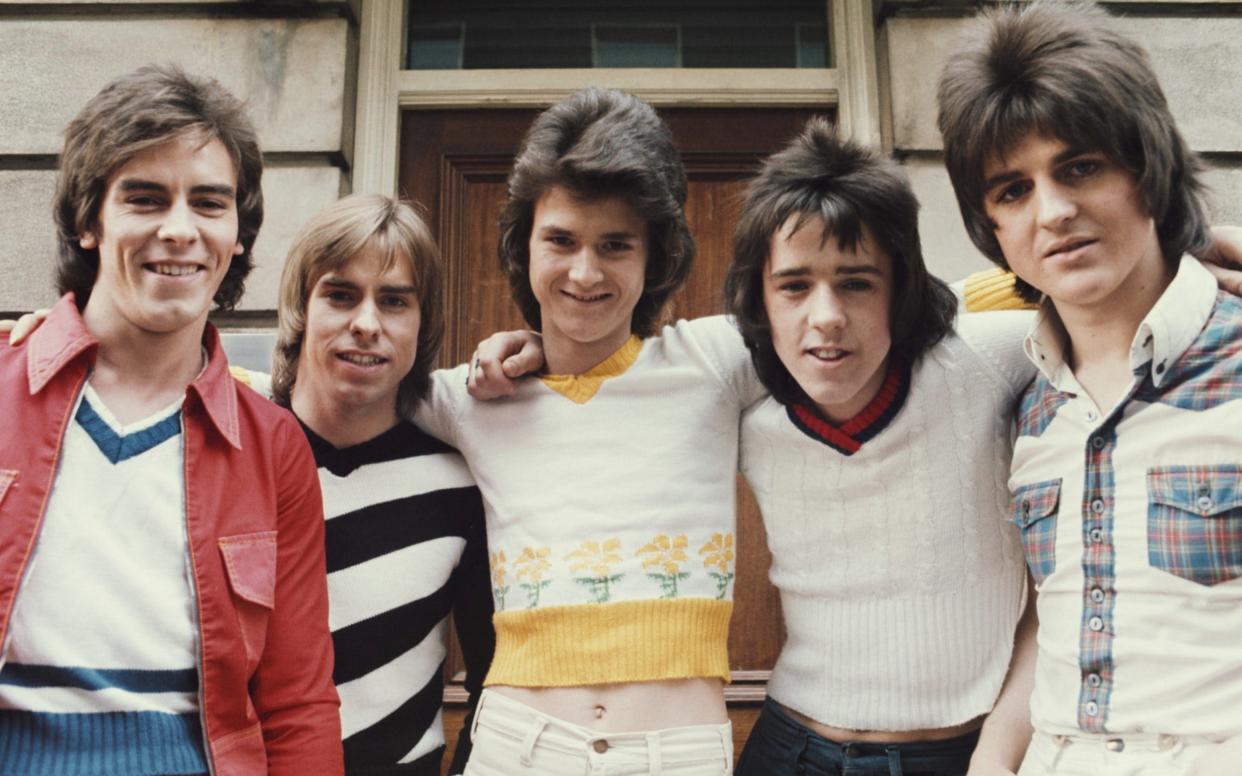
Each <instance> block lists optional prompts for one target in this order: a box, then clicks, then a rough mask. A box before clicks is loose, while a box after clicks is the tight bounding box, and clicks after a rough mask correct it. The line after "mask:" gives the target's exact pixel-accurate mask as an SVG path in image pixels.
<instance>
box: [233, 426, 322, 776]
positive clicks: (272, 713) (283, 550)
mask: <svg viewBox="0 0 1242 776" xmlns="http://www.w3.org/2000/svg"><path fill="white" fill-rule="evenodd" d="M275 432H276V433H277V434H280V435H281V436H282V444H280V445H279V446H278V447H277V449H278V450H280V451H281V452H280V455H281V459H280V465H279V467H278V472H277V477H278V478H279V479H278V490H277V494H278V495H277V522H276V525H277V549H276V590H275V606H274V608H273V609H272V613H271V617H270V619H269V621H268V630H267V641H266V643H265V645H264V650H263V656H262V658H261V659H260V661H259V668H258V670H257V671H256V672H255V676H254V678H253V679H252V682H251V687H252V690H251V697H252V699H253V701H254V704H255V710H256V711H257V712H258V715H259V720H260V723H261V725H262V728H263V740H264V743H265V745H266V747H267V760H268V773H269V774H272V776H278V775H281V774H287V775H288V776H294V775H295V774H297V775H299V776H302V775H305V774H315V775H316V776H319V775H320V774H322V775H323V776H335V775H336V774H341V773H343V772H344V764H343V758H342V753H341V723H340V711H339V708H340V702H339V700H338V698H337V694H336V687H335V686H334V685H333V683H332V639H331V633H330V632H329V630H328V583H327V570H326V565H325V562H324V525H323V499H322V496H321V495H320V492H319V479H318V475H317V473H316V470H315V461H314V458H312V456H311V452H310V447H309V446H308V444H307V442H306V438H305V437H304V436H303V435H302V433H301V430H300V429H299V428H298V427H297V424H296V423H295V422H294V421H293V419H292V417H288V418H287V419H286V422H282V423H280V424H279V426H278V428H277V429H275Z"/></svg>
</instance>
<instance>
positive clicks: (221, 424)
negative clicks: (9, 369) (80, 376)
mask: <svg viewBox="0 0 1242 776" xmlns="http://www.w3.org/2000/svg"><path fill="white" fill-rule="evenodd" d="M203 347H204V348H205V349H206V350H207V367H206V368H205V369H203V371H202V372H201V373H200V374H199V375H198V377H196V378H194V381H193V382H192V383H190V385H189V387H188V388H187V389H186V394H187V395H189V394H191V393H193V394H194V395H195V396H197V397H198V400H199V402H200V403H201V404H202V405H203V408H204V409H205V410H206V412H207V417H208V418H210V419H211V424H212V425H213V426H215V428H216V431H218V432H219V433H220V436H222V437H224V438H225V440H227V441H228V443H229V444H230V445H232V446H233V447H235V448H237V449H239V450H240V449H241V432H240V428H239V425H240V424H239V423H238V419H237V386H236V385H234V384H233V377H232V376H231V375H230V374H229V364H228V359H227V358H225V355H224V349H223V348H222V347H221V346H220V335H219V333H218V332H217V331H216V327H214V326H212V325H211V324H210V323H209V324H207V328H206V330H205V331H204V332H203ZM98 348H99V341H98V340H96V339H95V338H94V337H93V336H91V334H90V332H88V331H87V330H86V325H85V324H84V323H83V322H82V316H81V314H80V313H79V312H78V306H77V302H75V301H74V297H73V293H72V292H71V293H68V294H65V295H64V296H62V297H61V298H60V301H58V302H57V303H56V305H55V306H54V307H53V308H52V311H51V313H49V314H48V317H47V320H45V321H44V322H43V324H42V325H41V326H39V328H38V329H37V330H36V331H35V332H34V334H32V335H30V344H29V346H28V348H27V355H26V378H27V382H28V383H29V386H30V395H31V396H34V395H35V394H37V393H39V392H40V391H42V390H43V388H44V387H45V386H46V385H47V384H48V383H49V382H50V381H51V379H52V378H53V377H55V376H56V375H57V374H59V373H60V372H61V370H63V369H64V368H65V367H66V366H67V365H69V364H70V363H73V362H75V361H77V360H78V359H89V361H90V362H93V361H94V357H95V352H96V351H97V350H98Z"/></svg>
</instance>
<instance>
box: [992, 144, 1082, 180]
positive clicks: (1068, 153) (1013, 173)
mask: <svg viewBox="0 0 1242 776" xmlns="http://www.w3.org/2000/svg"><path fill="white" fill-rule="evenodd" d="M1086 153H1092V152H1091V151H1088V150H1087V149H1085V148H1074V147H1070V148H1067V149H1065V150H1064V151H1062V152H1061V153H1059V154H1057V155H1056V156H1054V157H1052V163H1053V164H1054V165H1057V164H1064V163H1065V162H1068V161H1069V160H1070V159H1073V158H1074V157H1076V156H1082V155H1083V154H1086ZM1021 177H1022V173H1020V172H1018V171H1017V170H1005V171H1004V172H999V173H997V174H996V175H993V176H992V177H990V178H986V179H985V180H984V181H983V190H984V191H991V190H992V189H994V188H996V187H997V186H1000V185H1001V184H1004V183H1009V182H1010V181H1016V180H1018V179H1019V178H1021Z"/></svg>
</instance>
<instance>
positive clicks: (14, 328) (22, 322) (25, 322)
mask: <svg viewBox="0 0 1242 776" xmlns="http://www.w3.org/2000/svg"><path fill="white" fill-rule="evenodd" d="M51 312H52V311H51V310H50V309H48V308H46V307H44V308H41V309H39V310H35V311H34V312H33V313H26V314H25V315H23V316H22V317H20V318H18V319H17V321H16V322H14V321H7V320H6V321H0V334H3V333H4V332H6V331H7V332H8V333H9V344H10V345H20V344H22V342H23V341H24V340H25V339H26V338H27V337H29V336H30V335H31V334H32V333H33V332H34V330H35V329H37V328H39V326H40V325H41V324H42V323H43V321H44V320H46V319H47V316H48V314H49V313H51Z"/></svg>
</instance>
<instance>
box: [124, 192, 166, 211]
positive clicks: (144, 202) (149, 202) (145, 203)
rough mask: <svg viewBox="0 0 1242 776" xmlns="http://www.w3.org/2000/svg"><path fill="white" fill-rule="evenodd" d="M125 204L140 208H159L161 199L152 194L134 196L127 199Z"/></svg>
mask: <svg viewBox="0 0 1242 776" xmlns="http://www.w3.org/2000/svg"><path fill="white" fill-rule="evenodd" d="M125 204H127V205H131V206H133V207H138V208H152V207H159V205H160V204H161V203H160V199H159V198H158V197H155V196H154V195H151V194H134V195H132V196H129V197H126V198H125Z"/></svg>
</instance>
